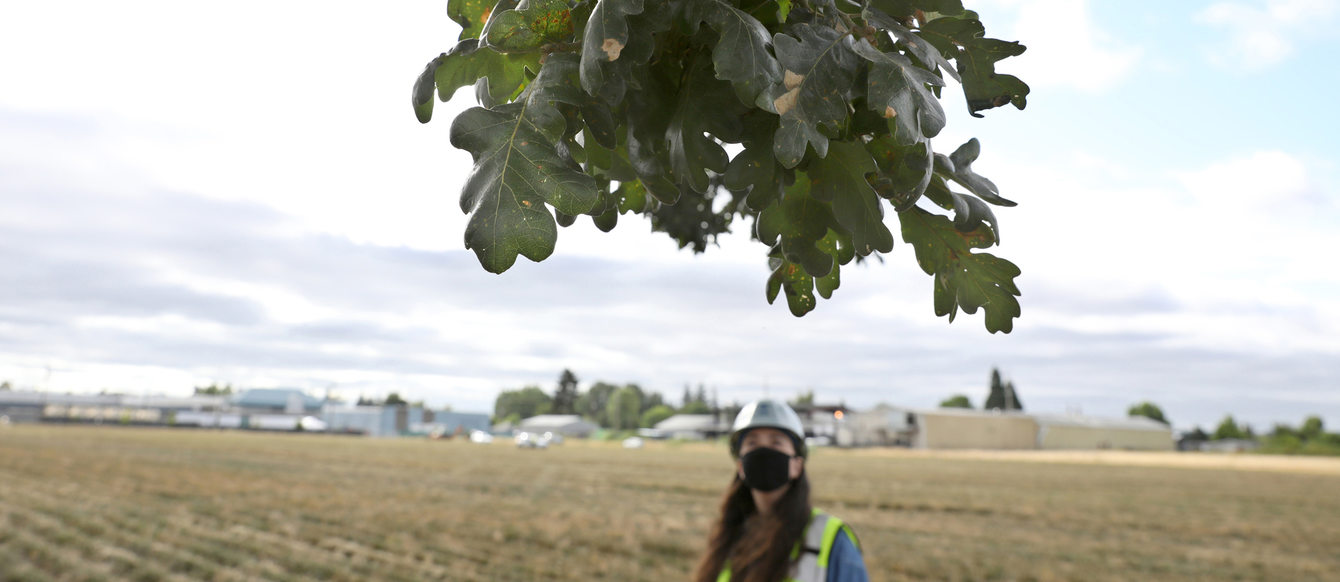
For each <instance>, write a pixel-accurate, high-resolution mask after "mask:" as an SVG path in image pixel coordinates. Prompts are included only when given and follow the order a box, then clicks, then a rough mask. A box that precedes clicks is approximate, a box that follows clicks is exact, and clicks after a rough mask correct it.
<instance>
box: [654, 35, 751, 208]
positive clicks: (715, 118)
mask: <svg viewBox="0 0 1340 582" xmlns="http://www.w3.org/2000/svg"><path fill="white" fill-rule="evenodd" d="M686 77H687V78H686V79H685V80H684V83H683V85H681V86H680V88H679V92H678V94H677V95H676V96H675V98H676V100H677V101H676V104H675V111H674V114H673V115H672V116H671V117H670V123H669V125H668V126H667V127H666V130H665V141H666V145H667V147H668V148H669V155H670V175H671V179H673V180H675V181H677V182H679V183H680V184H684V185H687V186H688V187H690V188H692V189H693V190H694V191H695V192H706V191H707V186H708V177H709V171H710V172H712V173H717V174H720V173H722V172H725V171H726V164H727V162H728V161H729V157H728V156H727V155H726V150H725V149H723V148H722V147H721V144H719V143H717V141H716V140H715V139H713V138H712V137H709V136H706V135H704V133H711V134H713V135H737V134H739V133H740V131H741V129H740V115H742V114H744V112H745V108H744V106H743V105H742V104H741V103H740V102H739V101H736V99H735V97H734V95H732V93H731V88H730V83H727V82H725V81H721V80H718V79H716V78H715V77H713V76H712V67H711V65H710V64H709V63H708V62H707V61H706V59H698V60H696V61H694V62H693V64H692V65H690V67H689V72H688V74H687V75H686Z"/></svg>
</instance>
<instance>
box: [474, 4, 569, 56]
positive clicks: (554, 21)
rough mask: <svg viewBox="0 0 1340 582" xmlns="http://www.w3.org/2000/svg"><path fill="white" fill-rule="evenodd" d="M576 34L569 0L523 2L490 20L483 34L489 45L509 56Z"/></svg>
mask: <svg viewBox="0 0 1340 582" xmlns="http://www.w3.org/2000/svg"><path fill="white" fill-rule="evenodd" d="M572 35H573V23H572V7H571V6H569V5H568V2H567V0H521V3H520V4H517V6H516V8H514V9H512V10H507V11H504V12H500V13H498V14H495V15H493V16H492V17H490V18H489V20H488V23H487V24H485V26H484V30H483V32H482V38H483V39H484V42H485V44H487V45H488V46H489V47H491V48H493V49H496V50H497V51H499V52H506V53H510V52H531V51H535V50H538V49H539V48H540V47H542V46H544V45H546V44H550V43H555V42H563V41H567V40H569V39H571V38H572Z"/></svg>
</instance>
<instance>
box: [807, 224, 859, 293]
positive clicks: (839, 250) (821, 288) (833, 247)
mask: <svg viewBox="0 0 1340 582" xmlns="http://www.w3.org/2000/svg"><path fill="white" fill-rule="evenodd" d="M816 246H817V247H819V250H821V251H823V252H824V253H827V254H829V255H831V256H832V257H833V260H834V261H835V263H834V265H833V270H831V271H829V272H828V274H827V275H824V276H822V277H818V278H816V279H814V288H815V289H816V290H817V291H818V292H819V296H821V297H823V298H824V299H832V298H833V291H835V290H837V288H838V287H839V286H840V285H842V277H841V275H840V274H841V272H842V269H841V268H840V267H839V265H845V264H847V263H850V262H851V260H852V258H853V257H855V256H856V252H855V251H853V250H852V245H851V237H849V236H846V235H843V234H840V233H838V232H837V231H835V230H832V229H829V230H828V234H827V235H825V236H824V238H822V239H820V240H819V244H818V245H816Z"/></svg>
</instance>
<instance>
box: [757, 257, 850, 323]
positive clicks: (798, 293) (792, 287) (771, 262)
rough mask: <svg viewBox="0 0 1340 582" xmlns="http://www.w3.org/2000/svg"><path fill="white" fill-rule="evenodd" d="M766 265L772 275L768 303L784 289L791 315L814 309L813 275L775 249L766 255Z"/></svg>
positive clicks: (768, 289) (797, 315)
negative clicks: (769, 254)
mask: <svg viewBox="0 0 1340 582" xmlns="http://www.w3.org/2000/svg"><path fill="white" fill-rule="evenodd" d="M768 267H769V268H771V269H772V275H769V276H768V285H767V295H768V305H772V303H773V302H774V301H776V300H777V293H778V292H780V291H783V290H784V291H785V292H786V305H787V307H789V308H790V309H791V315H794V316H796V317H801V316H803V315H805V314H806V313H809V312H811V311H814V307H815V305H817V304H818V300H817V299H815V298H814V277H812V276H810V274H809V273H806V272H805V268H804V267H801V266H800V265H797V264H796V263H793V262H791V261H788V260H786V259H784V258H782V256H781V253H780V251H777V250H774V251H773V254H772V256H770V257H768ZM833 270H837V269H833Z"/></svg>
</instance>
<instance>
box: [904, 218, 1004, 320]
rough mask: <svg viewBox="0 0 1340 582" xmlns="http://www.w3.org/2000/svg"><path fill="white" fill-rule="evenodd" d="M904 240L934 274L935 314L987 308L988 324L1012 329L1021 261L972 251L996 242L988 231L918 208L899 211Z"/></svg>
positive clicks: (931, 273) (974, 311) (927, 271)
mask: <svg viewBox="0 0 1340 582" xmlns="http://www.w3.org/2000/svg"><path fill="white" fill-rule="evenodd" d="M898 219H899V220H900V221H901V222H902V230H903V240H904V241H906V242H907V243H909V244H911V245H912V247H913V249H915V251H916V257H917V264H918V265H920V266H921V270H922V271H925V272H926V274H927V275H931V276H932V277H933V278H934V281H935V282H934V289H935V299H934V302H935V314H936V315H938V316H945V315H948V316H949V321H951V322H952V321H954V316H955V314H957V312H958V310H959V309H962V310H963V311H964V312H965V313H968V314H973V313H977V310H978V309H979V308H981V309H983V310H984V311H985V312H986V317H985V322H986V329H987V331H989V332H991V333H996V332H998V331H1000V332H1005V333H1009V332H1010V331H1011V330H1012V329H1013V328H1014V318H1016V317H1019V315H1020V310H1019V301H1018V300H1017V299H1015V297H1017V296H1019V295H1020V293H1019V288H1018V287H1016V286H1015V284H1014V278H1015V277H1018V276H1019V273H1020V271H1019V267H1016V266H1015V265H1014V263H1011V262H1009V261H1007V260H1005V259H1002V258H999V257H996V256H995V255H992V254H989V253H974V252H972V250H973V249H978V248H985V247H987V246H990V245H991V244H992V243H993V242H994V238H993V237H992V236H991V233H990V231H986V232H982V230H981V229H979V230H977V231H973V232H968V233H964V232H960V231H959V230H957V229H955V228H954V225H953V224H951V223H950V222H949V219H948V218H946V217H944V216H940V215H937V214H931V213H929V212H926V211H925V210H922V209H920V208H915V207H914V208H911V209H908V210H906V211H904V212H902V213H899V215H898Z"/></svg>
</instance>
